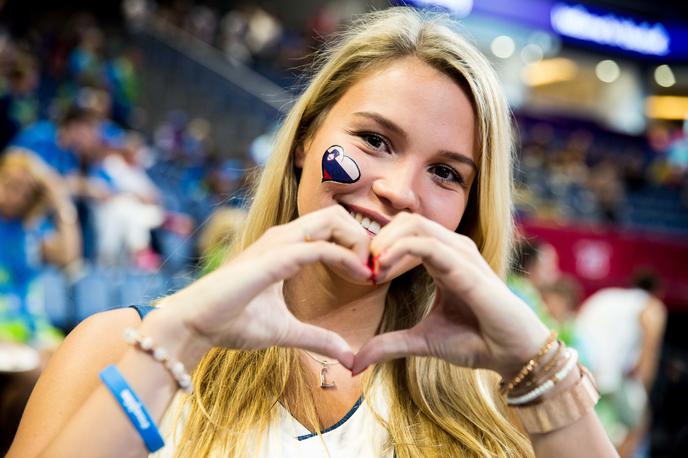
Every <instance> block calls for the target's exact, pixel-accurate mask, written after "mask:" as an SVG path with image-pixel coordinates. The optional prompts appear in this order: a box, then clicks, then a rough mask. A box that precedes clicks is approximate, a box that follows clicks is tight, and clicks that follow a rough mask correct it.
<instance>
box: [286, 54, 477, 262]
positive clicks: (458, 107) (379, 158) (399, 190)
mask: <svg viewBox="0 0 688 458" xmlns="http://www.w3.org/2000/svg"><path fill="white" fill-rule="evenodd" d="M474 139H475V116H474V113H473V108H472V105H471V102H470V99H469V97H468V96H467V95H466V94H465V93H464V91H463V89H461V87H459V85H458V84H457V83H455V82H454V81H453V80H452V79H451V78H450V77H449V76H447V75H445V74H444V73H442V72H440V71H438V70H436V69H434V68H433V67H431V66H429V65H428V64H426V63H424V62H422V61H420V60H419V59H417V58H415V57H408V58H403V59H399V60H396V61H394V62H393V63H391V64H389V65H387V66H385V67H383V68H382V69H379V70H377V71H374V72H373V73H371V74H369V75H368V76H366V77H364V78H362V79H361V80H360V81H358V82H357V83H356V84H354V85H353V86H352V87H351V88H349V90H348V91H346V93H344V95H343V96H342V97H341V98H340V99H339V101H338V102H337V103H336V104H335V105H334V106H333V107H332V108H331V110H330V111H329V113H328V114H327V116H326V117H325V119H324V121H323V123H322V125H321V126H320V128H319V129H318V130H317V132H316V133H315V135H314V136H313V138H311V139H310V141H309V142H307V143H306V144H305V145H304V146H303V147H302V148H301V147H300V148H298V149H297V156H296V165H297V166H298V167H300V168H302V175H301V181H300V183H299V192H298V210H299V215H304V214H306V213H309V212H312V211H315V210H318V209H321V208H324V207H328V206H330V205H334V204H337V205H342V206H344V207H345V208H346V209H347V210H349V212H350V213H352V214H353V215H354V216H355V217H356V218H357V219H359V221H361V220H362V225H363V226H364V227H366V226H367V227H366V229H368V230H369V232H370V235H371V237H373V236H374V235H375V234H376V233H377V232H379V230H380V227H382V226H384V225H385V224H386V223H387V222H389V220H390V219H392V218H393V217H394V216H395V215H396V214H398V213H399V212H411V213H418V214H420V215H423V216H425V217H427V218H428V219H431V220H433V221H435V222H437V223H439V224H441V225H442V226H444V227H446V228H447V229H449V230H452V231H454V230H456V228H457V227H458V225H459V222H460V221H461V216H462V215H463V213H464V210H465V208H466V203H467V201H468V195H469V190H470V188H471V184H472V183H473V180H474V178H475V176H476V172H477V164H478V161H479V158H478V157H477V154H476V152H475V149H476V148H475V144H474V141H475V140H474ZM333 145H338V146H340V147H341V149H342V150H343V152H344V155H346V156H348V157H349V158H350V159H351V160H352V161H353V162H355V163H356V165H357V167H358V169H359V171H360V174H356V173H354V176H353V178H355V177H356V176H357V175H360V177H359V178H358V179H357V180H356V181H354V182H353V183H342V182H338V181H336V179H335V180H328V181H323V155H324V154H325V152H326V151H327V150H328V149H329V148H330V147H331V146H333ZM331 157H332V156H330V158H331ZM344 160H345V161H346V162H348V165H346V166H345V167H344V168H347V169H348V170H354V172H355V167H352V165H351V161H350V160H349V159H346V158H345V159H344ZM340 163H341V162H340ZM344 181H347V180H344ZM348 181H351V180H348ZM359 215H360V216H359ZM362 217H365V218H367V219H368V220H370V221H373V222H376V223H377V225H376V224H368V222H367V221H366V220H365V219H362ZM408 268H410V266H409V267H408ZM404 270H408V269H404ZM400 273H401V272H400Z"/></svg>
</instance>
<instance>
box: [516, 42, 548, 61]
mask: <svg viewBox="0 0 688 458" xmlns="http://www.w3.org/2000/svg"><path fill="white" fill-rule="evenodd" d="M542 55H543V52H542V48H541V47H540V46H538V45H536V44H534V43H530V44H527V45H525V46H524V47H523V49H521V60H522V61H523V62H524V63H526V64H532V63H535V62H540V61H541V60H542Z"/></svg>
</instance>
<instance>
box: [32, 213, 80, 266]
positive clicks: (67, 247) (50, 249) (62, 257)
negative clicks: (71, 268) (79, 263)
mask: <svg viewBox="0 0 688 458" xmlns="http://www.w3.org/2000/svg"><path fill="white" fill-rule="evenodd" d="M55 224H56V226H57V227H56V231H55V233H54V234H53V236H52V237H50V238H49V239H46V240H44V241H43V244H42V247H41V249H42V251H43V258H44V259H45V260H46V261H47V262H49V263H50V264H54V265H56V266H59V267H64V266H66V265H68V264H70V263H72V262H74V261H76V260H77V259H79V257H80V256H81V236H80V235H79V226H78V220H77V216H76V210H75V209H74V206H73V205H72V203H71V202H69V201H66V200H65V201H63V202H61V203H60V204H59V206H58V207H57V208H56V209H55Z"/></svg>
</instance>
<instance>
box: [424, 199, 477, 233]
mask: <svg viewBox="0 0 688 458" xmlns="http://www.w3.org/2000/svg"><path fill="white" fill-rule="evenodd" d="M467 200H468V195H467V194H465V193H457V192H450V191H446V190H443V191H440V192H439V193H438V192H435V194H434V195H433V196H432V197H430V198H429V199H427V200H426V202H427V205H425V206H424V208H423V210H424V211H423V216H425V217H426V218H428V219H430V220H432V221H435V222H436V223H438V224H440V225H442V226H444V227H446V228H447V229H449V230H450V231H455V230H456V228H457V227H459V223H460V222H461V218H462V216H463V214H464V211H465V210H466V202H467Z"/></svg>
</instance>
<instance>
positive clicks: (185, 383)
mask: <svg viewBox="0 0 688 458" xmlns="http://www.w3.org/2000/svg"><path fill="white" fill-rule="evenodd" d="M124 340H125V341H126V342H127V343H128V344H129V345H133V346H134V347H136V348H137V349H139V350H141V351H144V352H146V353H148V354H150V355H151V356H153V359H154V360H156V361H158V362H159V363H162V365H163V366H165V369H167V371H168V372H169V373H170V374H172V377H174V380H175V381H176V382H177V385H178V386H179V388H181V389H182V390H184V391H185V392H186V393H189V394H191V392H192V391H193V385H192V383H191V376H190V375H189V373H188V372H186V368H185V367H184V364H183V363H182V362H181V361H177V360H175V359H172V358H170V356H169V353H168V351H167V350H166V349H165V348H163V347H161V346H159V345H158V346H156V345H155V344H154V342H153V339H152V338H151V337H146V336H142V335H141V333H140V332H139V331H138V330H137V329H134V328H126V329H125V330H124Z"/></svg>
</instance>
